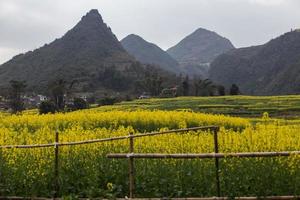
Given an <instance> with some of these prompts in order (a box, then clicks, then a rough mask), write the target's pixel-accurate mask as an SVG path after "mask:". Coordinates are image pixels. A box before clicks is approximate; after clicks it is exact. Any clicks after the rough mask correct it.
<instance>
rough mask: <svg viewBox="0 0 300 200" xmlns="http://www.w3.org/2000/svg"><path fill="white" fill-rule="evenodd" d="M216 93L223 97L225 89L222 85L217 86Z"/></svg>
mask: <svg viewBox="0 0 300 200" xmlns="http://www.w3.org/2000/svg"><path fill="white" fill-rule="evenodd" d="M217 88H218V93H219V95H220V96H225V94H226V92H225V87H224V86H223V85H218V86H217Z"/></svg>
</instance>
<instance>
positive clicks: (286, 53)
mask: <svg viewBox="0 0 300 200" xmlns="http://www.w3.org/2000/svg"><path fill="white" fill-rule="evenodd" d="M209 73H210V78H211V79H212V80H214V81H216V82H218V83H221V84H224V85H226V86H229V85H230V84H232V83H236V84H237V85H239V86H240V89H241V91H242V92H243V93H244V94H255V95H277V94H299V93H300V32H299V30H296V31H292V32H288V33H286V34H284V35H282V36H280V37H278V38H276V39H273V40H271V41H270V42H268V43H266V44H264V45H261V46H253V47H248V48H241V49H236V50H232V51H230V52H227V53H225V54H223V55H220V56H219V57H218V58H217V59H216V60H215V61H214V62H213V63H212V64H211V69H210V72H209Z"/></svg>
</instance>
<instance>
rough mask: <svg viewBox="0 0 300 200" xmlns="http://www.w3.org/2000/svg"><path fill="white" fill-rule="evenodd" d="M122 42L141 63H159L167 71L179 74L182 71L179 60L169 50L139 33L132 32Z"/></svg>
mask: <svg viewBox="0 0 300 200" xmlns="http://www.w3.org/2000/svg"><path fill="white" fill-rule="evenodd" d="M121 44H122V45H123V47H124V48H125V50H126V51H127V52H128V53H129V54H130V55H132V56H134V57H135V58H136V59H137V60H138V61H140V62H141V63H144V64H154V65H158V67H161V68H162V69H164V70H166V71H169V72H173V73H177V74H178V73H180V72H181V69H180V67H179V64H178V63H177V61H176V60H174V59H173V58H172V57H171V56H170V55H169V54H168V53H167V52H165V51H164V50H162V49H161V48H160V47H159V46H157V45H156V44H154V43H151V42H148V41H146V40H145V39H143V38H142V37H140V36H138V35H135V34H130V35H128V36H126V37H125V38H123V39H122V40H121Z"/></svg>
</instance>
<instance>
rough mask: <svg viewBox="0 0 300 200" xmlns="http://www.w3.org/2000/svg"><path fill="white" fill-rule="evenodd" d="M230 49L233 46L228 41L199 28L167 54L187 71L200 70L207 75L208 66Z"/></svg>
mask: <svg viewBox="0 0 300 200" xmlns="http://www.w3.org/2000/svg"><path fill="white" fill-rule="evenodd" d="M231 49H234V46H233V45H232V43H231V42H230V41H229V40H228V39H226V38H224V37H222V36H220V35H218V34H217V33H215V32H212V31H209V30H206V29H203V28H199V29H197V30H196V31H195V32H193V33H192V34H190V35H188V36H187V37H185V38H184V39H183V40H181V41H180V42H179V43H178V44H176V45H175V46H173V47H171V48H169V49H168V50H167V52H168V53H169V54H170V55H171V56H172V57H173V58H174V59H175V60H177V61H178V62H179V64H180V65H181V66H182V67H183V68H186V70H187V71H190V70H200V71H203V72H204V73H206V75H207V73H208V68H209V64H210V63H211V62H212V61H213V60H214V59H215V58H216V57H217V56H219V55H220V54H222V53H224V52H227V51H229V50H231Z"/></svg>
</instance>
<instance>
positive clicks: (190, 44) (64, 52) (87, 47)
mask: <svg viewBox="0 0 300 200" xmlns="http://www.w3.org/2000/svg"><path fill="white" fill-rule="evenodd" d="M137 61H139V62H137ZM140 63H143V64H144V65H143V64H140ZM146 64H154V65H155V66H156V67H155V66H151V70H153V71H155V73H156V74H160V75H161V74H165V71H168V72H170V73H166V74H167V76H168V77H172V78H173V77H175V76H176V74H177V75H178V74H187V75H189V76H190V77H191V78H193V77H194V76H201V77H202V78H203V79H204V78H207V77H209V78H210V79H211V80H213V81H214V82H215V83H217V84H221V85H224V86H226V87H227V88H228V87H230V85H231V84H233V83H235V84H237V85H238V86H239V87H240V89H241V91H242V93H243V94H255V95H275V94H299V93H300V31H299V30H295V31H291V32H288V33H286V34H284V35H282V36H280V37H278V38H276V39H273V40H271V41H270V42H268V43H266V44H264V45H260V46H253V47H247V48H239V49H235V47H234V46H233V45H232V43H231V42H230V41H229V40H228V39H227V38H224V37H222V36H220V35H218V34H217V33H215V32H212V31H209V30H206V29H203V28H200V29H197V30H196V31H195V32H193V33H192V34H190V35H189V36H187V37H185V38H184V39H183V40H181V41H180V42H179V43H178V44H177V45H175V46H174V47H171V48H169V49H168V50H167V51H164V50H162V49H161V48H160V47H158V46H157V45H155V44H153V43H150V42H147V41H146V40H144V39H143V38H141V37H140V36H137V35H134V34H132V35H129V36H127V37H126V38H124V39H123V40H122V41H121V42H119V41H118V39H117V38H116V36H115V35H114V34H113V32H112V31H111V29H110V28H109V27H108V26H107V25H106V24H105V23H104V22H103V20H102V17H101V15H100V14H99V13H98V11H97V10H91V11H90V12H88V13H87V14H86V15H85V16H84V17H82V19H81V20H80V22H78V23H77V24H76V26H75V27H74V28H72V29H71V30H70V31H68V32H67V33H66V34H65V35H64V36H63V37H61V38H60V39H56V40H55V41H53V42H51V43H50V44H46V45H44V46H43V47H41V48H39V49H36V50H34V51H30V52H27V53H25V54H21V55H18V56H15V57H14V58H13V59H11V60H10V61H8V62H6V63H4V64H3V65H0V88H5V87H7V86H8V85H9V81H11V80H24V81H26V84H27V85H28V88H29V89H30V90H32V91H45V90H46V88H47V87H48V85H49V83H51V82H53V81H55V80H58V79H64V80H66V81H68V82H72V81H74V80H76V83H77V87H78V88H79V90H80V91H95V90H104V91H107V90H111V91H114V92H118V91H129V90H133V85H134V84H135V82H138V81H140V80H145V74H147V73H146V72H147V70H148V68H147V67H146V66H145V65H146ZM146 68H147V69H146ZM148 78H149V77H148ZM150 78H153V77H150ZM151 81H152V80H150V79H149V82H151ZM155 81H157V82H160V81H161V79H159V78H157V77H156V79H155ZM176 81H177V84H178V80H176ZM157 82H155V84H156V83H157ZM173 83H174V82H173ZM173 83H172V84H173ZM179 84H180V81H179ZM157 93H158V92H157Z"/></svg>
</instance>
